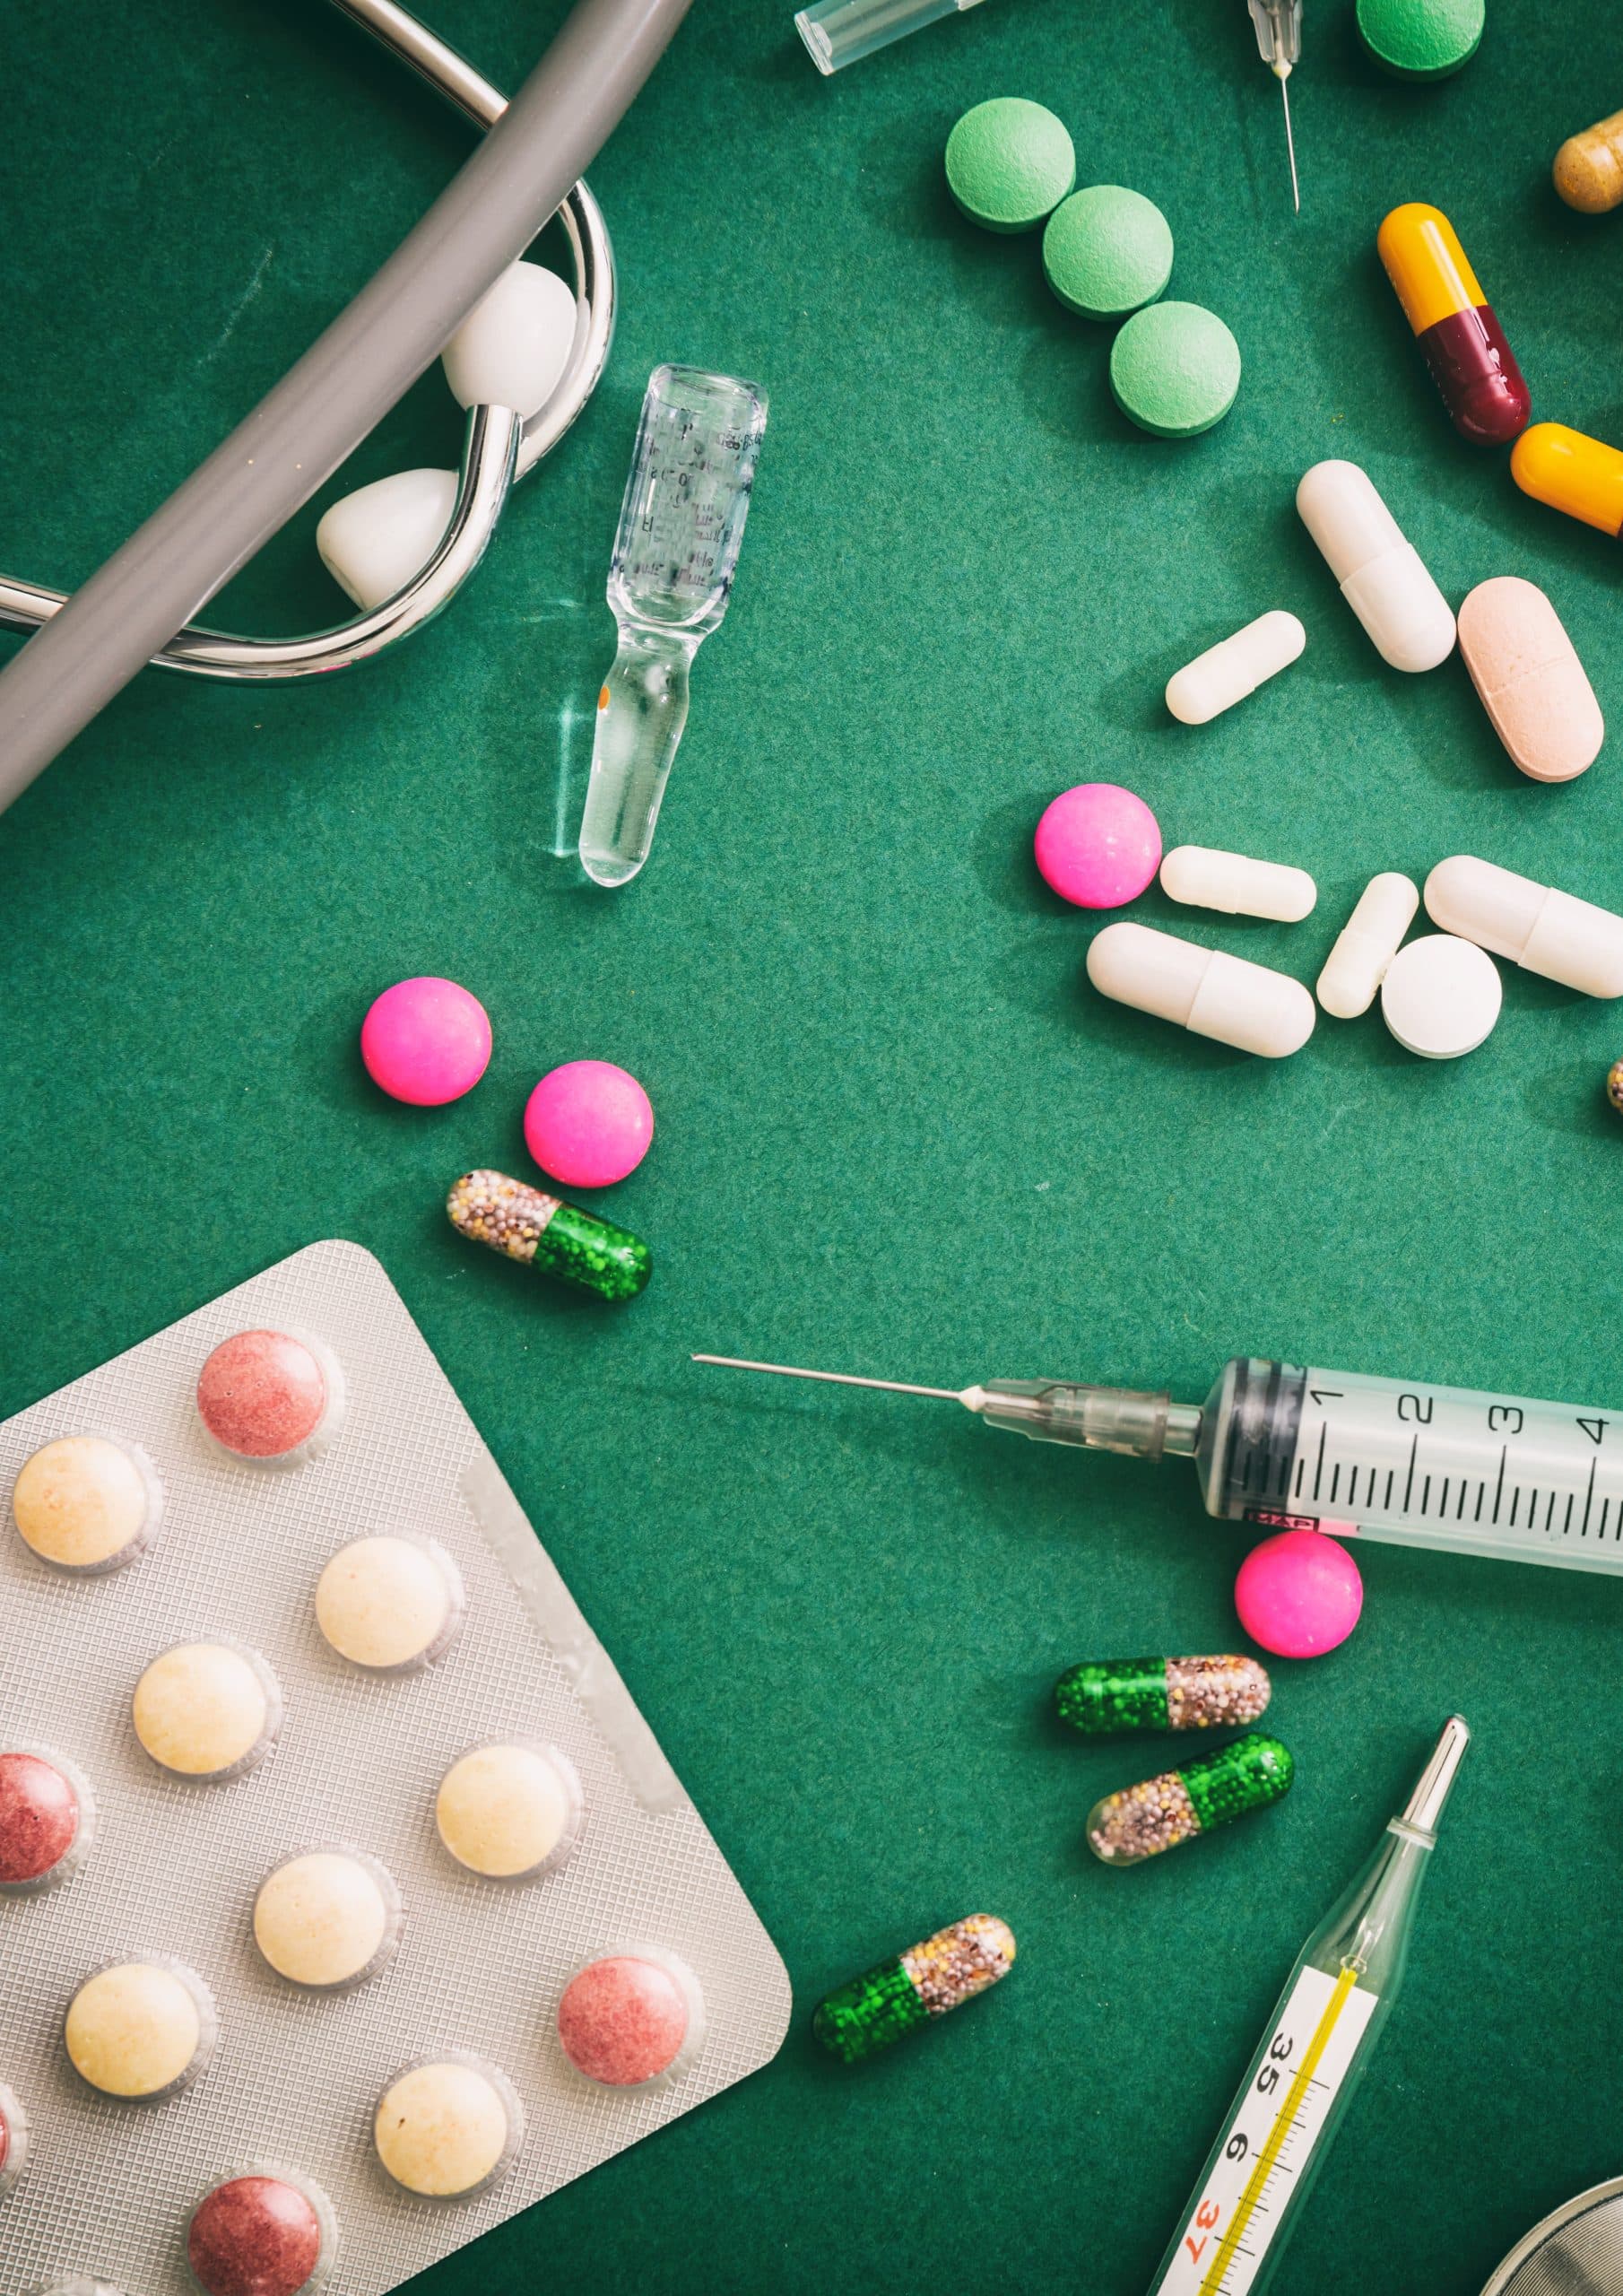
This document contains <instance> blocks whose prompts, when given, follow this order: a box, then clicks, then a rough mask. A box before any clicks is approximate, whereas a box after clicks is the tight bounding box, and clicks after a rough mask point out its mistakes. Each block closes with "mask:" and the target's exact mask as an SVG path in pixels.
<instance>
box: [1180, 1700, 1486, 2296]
mask: <svg viewBox="0 0 1623 2296" xmlns="http://www.w3.org/2000/svg"><path fill="white" fill-rule="evenodd" d="M1470 1743H1471V1732H1470V1731H1469V1730H1468V1729H1467V1727H1466V1726H1465V1724H1464V1723H1463V1722H1462V1720H1461V1718H1460V1717H1459V1716H1458V1715H1457V1714H1454V1715H1451V1716H1450V1718H1449V1719H1448V1720H1447V1721H1446V1722H1445V1724H1444V1726H1443V1735H1442V1736H1441V1737H1440V1738H1439V1739H1438V1740H1437V1743H1436V1748H1435V1749H1434V1751H1433V1752H1432V1756H1431V1759H1430V1761H1428V1763H1427V1765H1426V1767H1425V1769H1424V1770H1422V1771H1421V1773H1420V1778H1419V1784H1418V1785H1417V1786H1416V1787H1415V1789H1414V1792H1413V1793H1412V1794H1411V1795H1410V1797H1409V1801H1408V1803H1407V1805H1405V1807H1404V1810H1403V1813H1402V1816H1401V1817H1396V1818H1393V1820H1392V1822H1391V1823H1390V1824H1389V1825H1388V1826H1387V1828H1386V1831H1385V1833H1384V1835H1383V1836H1382V1838H1381V1840H1380V1842H1379V1844H1378V1845H1377V1847H1376V1852H1375V1855H1374V1857H1372V1858H1371V1859H1370V1862H1369V1864H1368V1865H1367V1866H1366V1867H1365V1868H1364V1871H1363V1872H1362V1873H1361V1874H1359V1876H1358V1880H1357V1881H1356V1882H1355V1883H1353V1885H1352V1887H1351V1888H1350V1890H1349V1891H1348V1892H1347V1893H1346V1895H1345V1896H1344V1897H1342V1898H1341V1900H1339V1901H1338V1902H1337V1904H1336V1905H1335V1906H1334V1907H1333V1908H1332V1910H1331V1912H1330V1913H1329V1915H1328V1916H1327V1917H1326V1918H1325V1919H1324V1921H1323V1922H1322V1923H1321V1924H1320V1926H1319V1927H1318V1928H1317V1929H1315V1931H1314V1933H1313V1935H1312V1936H1311V1937H1310V1938H1309V1939H1308V1940H1307V1943H1306V1944H1305V1945H1304V1946H1303V1948H1302V1950H1301V1952H1300V1953H1298V1956H1297V1963H1296V1967H1295V1968H1294V1969H1293V1970H1291V1972H1290V1976H1289V1979H1288V1980H1287V1983H1286V1986H1285V1990H1284V1992H1283V1993H1282V1994H1281V1995H1280V1999H1279V2003H1278V2005H1277V2006H1276V2008H1275V2010H1274V2013H1273V2015H1272V2017H1271V2019H1270V2020H1269V2022H1268V2024H1267V2027H1266V2028H1265V2030H1264V2031H1263V2038H1262V2040H1261V2041H1260V2042H1259V2043H1258V2045H1257V2049H1256V2054H1255V2055H1254V2057H1253V2058H1252V2060H1251V2063H1250V2066H1248V2068H1247V2070H1246V2074H1245V2079H1244V2080H1243V2081H1242V2082H1241V2083H1240V2086H1239V2090H1238V2092H1237V2094H1236V2097H1235V2100H1234V2103H1233V2104H1232V2105H1231V2106H1230V2108H1229V2110H1228V2117H1227V2118H1226V2119H1225V2120H1224V2122H1223V2125H1222V2126H1221V2128H1220V2129H1219V2131H1218V2136H1217V2142H1216V2144H1214V2145H1213V2146H1212V2148H1211V2152H1210V2153H1209V2155H1208V2156H1207V2161H1206V2165H1205V2167H1204V2168H1203V2169H1202V2171H1201V2178H1200V2182H1199V2183H1198V2184H1197V2185H1196V2186H1195V2188H1194V2190H1193V2193H1192V2194H1191V2196H1190V2199H1189V2206H1188V2208H1187V2210H1186V2211H1185V2215H1184V2218H1183V2220H1182V2222H1180V2223H1179V2225H1178V2228H1177V2231H1176V2232H1175V2233H1174V2234H1173V2236H1172V2239H1171V2242H1170V2244H1169V2246H1168V2248H1167V2253H1166V2255H1165V2256H1164V2257H1162V2259H1161V2268H1160V2270H1159V2272H1158V2273H1157V2274H1156V2276H1155V2279H1154V2281H1153V2282H1152V2283H1151V2286H1150V2296H1261V2292H1262V2290H1263V2288H1264V2287H1265V2286H1266V2285H1267V2283H1268V2282H1269V2280H1270V2279H1271V2277H1272V2274H1273V2270H1274V2267H1275V2266H1276V2265H1277V2264H1278V2263H1279V2260H1280V2257H1281V2256H1282V2255H1283V2253H1284V2249H1285V2243H1286V2241H1287V2240H1288V2239H1289V2237H1290V2234H1291V2232H1292V2231H1294V2230H1295V2227H1296V2224H1297V2221H1298V2217H1299V2215H1300V2213H1301V2209H1302V2204H1303V2202H1304V2201H1305V2200H1306V2197H1307V2195H1308V2192H1309V2191H1310V2190H1311V2188H1312V2185H1313V2180H1314V2179H1315V2176H1316V2175H1317V2174H1318V2172H1319V2170H1320V2169H1321V2168H1322V2167H1323V2165H1324V2161H1325V2159H1326V2157H1327V2155H1328V2153H1329V2152H1330V2144H1331V2139H1332V2137H1333V2136H1334V2135H1335V2133H1336V2129H1337V2127H1338V2126H1340V2123H1341V2115H1342V2114H1343V2113H1344V2112H1345V2110H1346V2109H1347V2106H1348V2103H1349V2100H1350V2098H1351V2095H1352V2092H1353V2089H1354V2087H1355V2085H1356V2084H1357V2082H1358V2076H1359V2074H1361V2073H1362V2072H1363V2070H1364V2068H1365V2066H1366V2065H1367V2063H1368V2061H1369V2057H1370V2053H1371V2051H1372V2050H1373V2048H1374V2047H1375V2039H1376V2034H1377V2033H1378V2032H1379V2031H1380V2030H1381V2027H1382V2025H1383V2024H1384V2022H1385V2020H1386V2017H1387V2016H1388V2014H1389V2013H1390V2012H1391V2009H1392V2005H1393V2002H1394V2001H1395V2000H1396V1998H1397V1993H1398V1987H1399V1986H1400V1985H1401V1984H1402V1979H1403V1963H1404V1960H1405V1958H1406V1956H1407V1953H1408V1949H1409V1931H1410V1924H1411V1923H1412V1921H1413V1919H1414V1909H1415V1902H1416V1900H1417V1899H1418V1898H1419V1892H1420V1883H1421V1882H1422V1881H1423V1880H1424V1879H1425V1876H1426V1869H1427V1867H1428V1865H1429V1864H1430V1862H1431V1852H1432V1850H1433V1848H1435V1847H1436V1827H1437V1820H1438V1819H1439V1818H1440V1817H1441V1815H1442V1813H1443V1805H1444V1804H1445V1802H1446V1801H1447V1799H1448V1792H1449V1788H1450V1787H1452V1785H1453V1784H1454V1772H1455V1771H1456V1770H1458V1768H1459V1766H1460V1760H1461V1757H1462V1754H1463V1753H1464V1752H1465V1749H1466V1747H1467V1746H1468V1745H1469V1744H1470Z"/></svg>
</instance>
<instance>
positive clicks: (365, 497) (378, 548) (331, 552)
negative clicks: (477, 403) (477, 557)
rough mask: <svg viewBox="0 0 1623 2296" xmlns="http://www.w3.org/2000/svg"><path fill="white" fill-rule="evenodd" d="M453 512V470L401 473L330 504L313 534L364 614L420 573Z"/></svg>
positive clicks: (336, 579) (334, 573)
mask: <svg viewBox="0 0 1623 2296" xmlns="http://www.w3.org/2000/svg"><path fill="white" fill-rule="evenodd" d="M454 509H456V472H455V471H454V470H402V471H396V472H395V475H394V477H393V478H378V479H374V480H373V482H372V483H371V485H370V486H361V487H358V488H357V489H356V491H355V492H354V493H353V494H346V495H345V496H344V498H343V501H342V502H334V505H333V507H332V509H330V510H328V511H327V512H325V515H324V516H323V518H322V521H321V524H320V525H319V526H317V529H316V547H317V550H318V551H319V552H321V562H322V564H323V565H324V566H325V568H326V570H327V572H328V573H329V574H330V575H331V576H332V578H333V579H334V582H336V583H337V584H338V586H339V587H340V588H341V589H343V590H347V591H348V593H349V595H350V596H351V597H352V598H353V599H354V601H355V603H356V604H357V605H358V606H363V607H364V608H365V609H366V611H367V612H368V613H370V612H371V610H372V608H373V607H374V606H380V605H381V604H383V602H384V600H385V599H386V598H392V597H393V596H395V592H396V591H397V590H404V587H405V586H406V584H407V583H408V582H409V581H410V580H411V579H412V576H413V575H414V574H419V573H421V570H422V569H423V568H424V567H425V566H426V565H427V564H428V562H429V561H430V558H432V557H433V555H434V552H436V551H437V550H438V547H439V544H440V539H441V537H442V536H443V535H444V533H445V530H446V528H447V526H449V525H450V523H451V513H452V511H453V510H454Z"/></svg>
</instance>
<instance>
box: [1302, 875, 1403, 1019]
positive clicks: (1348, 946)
mask: <svg viewBox="0 0 1623 2296" xmlns="http://www.w3.org/2000/svg"><path fill="white" fill-rule="evenodd" d="M1419 906H1420V891H1419V886H1418V885H1416V884H1414V883H1411V882H1410V879H1409V878H1407V877H1405V876H1402V875H1400V874H1399V873H1398V872H1397V871H1396V870H1395V869H1387V870H1384V871H1383V872H1382V874H1380V875H1379V876H1378V877H1371V879H1370V880H1369V883H1367V885H1366V886H1365V888H1364V890H1363V891H1362V892H1361V893H1360V894H1359V895H1358V907H1357V908H1356V909H1354V910H1353V912H1352V915H1351V916H1350V918H1348V920H1347V922H1346V924H1345V925H1344V926H1342V927H1341V932H1340V933H1339V934H1338V935H1337V936H1336V944H1335V946H1334V948H1333V949H1332V951H1331V952H1330V954H1329V956H1328V957H1327V958H1326V959H1325V960H1324V971H1323V972H1322V973H1321V974H1320V975H1319V1002H1320V1004H1321V1005H1323V1006H1324V1010H1325V1011H1326V1012H1327V1013H1332V1014H1333V1015H1334V1017H1335V1018H1336V1019H1337V1020H1338V1021H1356V1020H1357V1019H1358V1015H1359V1013H1367V1012H1368V1010H1369V1008H1370V1006H1371V1005H1373V1004H1374V1003H1375V993H1376V989H1377V988H1379V987H1380V985H1381V983H1382V981H1383V980H1384V978H1386V968H1387V966H1388V965H1389V964H1390V963H1391V962H1392V961H1393V957H1395V956H1396V954H1397V952H1398V951H1399V950H1400V949H1401V948H1402V945H1403V935H1404V934H1405V933H1407V932H1408V930H1409V928H1410V926H1411V925H1412V924H1413V923H1414V918H1415V911H1416V910H1417V909H1419Z"/></svg>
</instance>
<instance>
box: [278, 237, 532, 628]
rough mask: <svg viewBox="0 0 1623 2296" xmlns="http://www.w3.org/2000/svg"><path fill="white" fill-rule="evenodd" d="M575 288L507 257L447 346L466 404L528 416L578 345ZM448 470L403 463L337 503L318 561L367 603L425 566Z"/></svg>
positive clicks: (453, 378) (442, 510)
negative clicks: (407, 466)
mask: <svg viewBox="0 0 1623 2296" xmlns="http://www.w3.org/2000/svg"><path fill="white" fill-rule="evenodd" d="M576 316H577V306H576V300H575V294H574V291H573V289H572V288H571V287H570V286H569V285H568V283H567V282H566V281H564V280H562V279H560V277H559V275H558V274H557V273H556V272H555V271H546V270H543V269H542V266H541V265H539V264H535V263H515V264H511V265H508V269H507V270H506V271H504V272H503V273H502V274H501V276H500V278H499V279H498V281H497V282H496V284H495V285H494V286H493V287H492V288H491V289H490V292H489V293H488V294H487V295H485V296H484V297H483V298H482V300H481V301H479V302H477V303H476V304H475V305H474V306H473V309H472V310H471V311H470V312H469V313H468V316H467V317H466V318H465V319H464V321H463V323H462V325H461V326H459V327H458V328H457V330H456V334H455V335H453V336H452V337H451V340H450V341H449V343H447V345H446V347H445V354H444V358H445V371H446V380H447V382H448V383H449V384H450V386H451V389H452V391H453V392H454V393H455V395H456V397H457V398H458V399H459V400H460V401H461V403H462V404H463V405H464V406H467V407H473V406H506V407H510V408H511V409H512V411H513V412H514V413H516V414H521V415H523V416H525V419H526V420H527V419H528V417H529V416H531V415H532V414H534V413H538V412H539V410H540V409H541V408H542V407H543V406H544V405H545V404H546V403H547V401H548V400H549V399H550V398H551V396H552V394H553V392H554V391H555V390H556V389H557V388H558V386H559V384H560V382H561V381H562V379H563V375H564V370H565V369H566V368H567V367H568V363H569V353H570V352H571V351H572V350H573V348H574V345H575V325H576ZM456 483H457V481H456V472H455V471H454V470H403V471H396V472H395V474H394V476H393V477H392V478H379V479H377V480H375V481H374V482H373V483H372V484H371V485H370V486H362V487H360V488H358V489H357V491H355V492H354V493H353V494H346V495H345V496H344V498H343V500H342V501H341V502H334V505H333V507H332V509H330V510H328V511H327V512H326V513H325V516H324V517H323V518H322V521H321V523H320V525H319V526H317V529H316V547H317V550H318V551H319V552H320V553H321V561H322V564H323V565H324V566H325V568H326V570H327V572H328V573H329V574H330V575H331V576H332V577H333V579H334V581H335V582H336V583H337V584H338V585H339V587H340V588H341V589H343V590H346V591H347V592H348V593H349V595H350V596H351V597H352V598H353V599H354V601H355V604H357V605H358V606H360V607H361V608H363V609H364V610H365V611H367V612H370V610H371V609H372V607H374V606H379V605H381V604H383V602H384V600H385V599H386V598H392V597H393V596H395V593H396V591H399V590H404V587H405V586H406V584H407V583H408V582H409V581H411V579H412V577H413V575H415V574H417V573H419V572H421V569H422V568H423V567H424V566H426V565H427V564H428V562H429V561H430V558H432V556H433V555H434V552H435V551H436V550H437V549H438V547H439V544H440V540H441V537H442V536H443V535H444V534H445V530H446V528H447V526H449V525H450V523H451V512H452V510H453V509H455V507H456Z"/></svg>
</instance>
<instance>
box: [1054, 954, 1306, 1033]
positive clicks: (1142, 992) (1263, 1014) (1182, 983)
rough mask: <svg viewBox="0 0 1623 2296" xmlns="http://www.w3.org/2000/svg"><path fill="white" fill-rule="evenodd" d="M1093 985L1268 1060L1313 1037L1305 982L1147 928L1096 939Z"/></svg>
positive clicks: (1105, 993) (1139, 1009)
mask: <svg viewBox="0 0 1623 2296" xmlns="http://www.w3.org/2000/svg"><path fill="white" fill-rule="evenodd" d="M1088 978H1089V980H1090V981H1091V982H1092V983H1093V986H1094V987H1095V988H1097V989H1098V992H1099V994H1100V996H1108V997H1111V998H1112V999H1114V1001H1115V1003H1116V1004H1118V1005H1132V1006H1133V1010H1134V1011H1135V1012H1139V1013H1153V1014H1154V1015H1155V1016H1156V1018H1157V1019H1158V1020H1162V1021H1171V1022H1174V1023H1175V1025H1176V1026H1177V1027H1178V1028H1182V1029H1188V1030H1189V1031H1191V1032H1192V1033H1193V1035H1195V1036H1201V1037H1211V1038H1213V1039H1215V1040H1216V1041H1217V1042H1218V1043H1219V1044H1229V1045H1233V1046H1234V1047H1235V1048H1236V1049H1237V1051H1240V1052H1254V1053H1257V1054H1259V1055H1260V1056H1261V1057H1262V1058H1263V1059H1264V1060H1282V1059H1284V1058H1285V1057H1286V1056H1287V1055H1288V1054H1290V1053H1293V1052H1299V1051H1300V1050H1301V1048H1302V1047H1303V1046H1304V1045H1305V1044H1306V1041H1307V1039H1308V1038H1309V1037H1310V1036H1311V1035H1312V1034H1313V1024H1314V1020H1315V1012H1314V1003H1313V999H1312V997H1311V996H1309V995H1308V994H1307V991H1306V989H1305V988H1304V987H1303V986H1302V984H1301V982H1300V981H1299V980H1292V979H1291V978H1290V976H1289V974H1288V973H1282V972H1271V971H1270V970H1268V968H1267V967H1266V966H1265V965H1254V964H1250V963H1247V961H1245V958H1244V957H1231V956H1230V955H1229V954H1228V951H1227V950H1226V949H1202V948H1200V947H1197V945H1196V944H1194V943H1193V941H1180V940H1179V939H1178V938H1177V936H1176V934H1172V933H1158V932H1156V931H1155V930H1154V928H1153V927H1152V926H1148V925H1127V924H1123V925H1107V926H1106V927H1105V929H1104V931H1103V932H1102V933H1096V934H1095V935H1094V936H1093V940H1092V942H1091V944H1089V950H1088Z"/></svg>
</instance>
